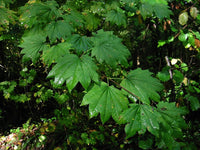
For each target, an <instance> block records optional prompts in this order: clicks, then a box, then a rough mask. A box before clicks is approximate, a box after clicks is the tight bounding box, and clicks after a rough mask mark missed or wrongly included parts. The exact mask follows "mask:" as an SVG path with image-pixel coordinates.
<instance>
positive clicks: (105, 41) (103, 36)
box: [92, 30, 130, 67]
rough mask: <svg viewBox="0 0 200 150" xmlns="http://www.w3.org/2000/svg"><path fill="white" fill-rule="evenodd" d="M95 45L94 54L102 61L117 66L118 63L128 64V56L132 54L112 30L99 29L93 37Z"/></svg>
mask: <svg viewBox="0 0 200 150" xmlns="http://www.w3.org/2000/svg"><path fill="white" fill-rule="evenodd" d="M92 41H93V42H94V47H93V48H92V56H95V57H96V58H97V60H98V61H99V62H100V63H102V62H103V61H105V62H106V63H107V64H109V65H111V66H113V67H115V66H116V65H117V64H119V63H120V64H123V65H125V64H127V57H128V56H129V55H130V52H129V50H128V49H127V48H126V47H125V46H124V45H123V44H122V43H121V39H120V38H118V37H116V36H115V35H113V32H112V31H107V32H105V31H103V30H99V31H98V32H97V34H94V37H93V38H92Z"/></svg>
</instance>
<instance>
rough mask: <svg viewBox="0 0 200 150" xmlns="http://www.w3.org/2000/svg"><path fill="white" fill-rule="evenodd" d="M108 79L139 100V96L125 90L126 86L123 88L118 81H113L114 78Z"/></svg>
mask: <svg viewBox="0 0 200 150" xmlns="http://www.w3.org/2000/svg"><path fill="white" fill-rule="evenodd" d="M109 80H110V81H112V82H113V83H115V84H116V85H118V86H119V87H120V88H122V89H123V90H125V91H126V92H128V93H129V94H131V95H133V96H134V97H135V98H137V99H138V100H140V98H139V97H138V96H137V95H135V94H134V93H132V92H131V91H129V90H127V89H126V88H124V87H123V86H121V85H120V84H119V83H117V82H115V81H114V80H112V79H110V78H109Z"/></svg>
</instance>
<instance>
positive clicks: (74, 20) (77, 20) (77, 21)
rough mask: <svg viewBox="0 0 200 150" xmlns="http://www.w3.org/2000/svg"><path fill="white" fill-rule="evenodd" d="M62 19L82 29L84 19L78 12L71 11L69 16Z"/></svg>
mask: <svg viewBox="0 0 200 150" xmlns="http://www.w3.org/2000/svg"><path fill="white" fill-rule="evenodd" d="M70 9H71V8H70ZM63 18H64V19H65V20H66V21H67V22H68V23H70V24H72V25H73V26H74V27H83V24H84V19H83V18H84V17H83V15H82V14H81V13H80V12H79V11H76V10H71V11H70V14H69V15H65V16H63Z"/></svg>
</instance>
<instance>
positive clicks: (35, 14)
mask: <svg viewBox="0 0 200 150" xmlns="http://www.w3.org/2000/svg"><path fill="white" fill-rule="evenodd" d="M58 7H59V5H58V3H57V2H56V1H54V0H52V1H47V2H44V3H43V2H35V3H32V4H28V5H25V6H23V7H22V8H21V10H20V11H21V12H22V15H21V21H22V22H24V24H28V25H29V26H30V27H31V26H32V25H35V24H38V23H48V22H50V21H51V20H53V19H55V18H59V17H61V12H60V10H59V9H57V8H58Z"/></svg>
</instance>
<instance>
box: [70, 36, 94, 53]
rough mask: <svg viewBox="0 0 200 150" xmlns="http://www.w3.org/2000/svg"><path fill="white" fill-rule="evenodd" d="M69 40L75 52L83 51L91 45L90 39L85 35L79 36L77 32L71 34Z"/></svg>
mask: <svg viewBox="0 0 200 150" xmlns="http://www.w3.org/2000/svg"><path fill="white" fill-rule="evenodd" d="M69 42H70V43H71V44H72V47H74V48H75V49H76V51H77V53H81V52H84V51H86V50H88V49H90V48H91V47H92V41H91V40H90V39H89V38H88V37H87V36H80V35H79V34H74V35H73V36H71V38H70V39H69Z"/></svg>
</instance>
